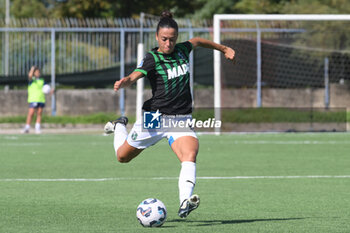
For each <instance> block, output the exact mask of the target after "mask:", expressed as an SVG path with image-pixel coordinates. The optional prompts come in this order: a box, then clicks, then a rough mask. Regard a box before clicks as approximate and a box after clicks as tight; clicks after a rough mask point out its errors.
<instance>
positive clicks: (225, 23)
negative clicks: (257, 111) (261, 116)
mask: <svg viewBox="0 0 350 233" xmlns="http://www.w3.org/2000/svg"><path fill="white" fill-rule="evenodd" d="M229 21H231V22H241V25H247V24H248V23H249V24H250V26H249V27H244V26H243V27H238V28H237V27H235V26H234V25H231V24H230V22H229ZM303 21H307V22H311V21H312V22H316V24H317V21H319V22H320V23H321V24H322V22H328V21H329V22H334V21H347V23H349V22H350V15H335V14H324V15H321V14H255V15H254V14H215V15H214V17H213V38H214V42H216V43H222V42H223V38H222V33H223V32H226V33H245V32H246V33H248V32H249V33H256V34H255V35H254V41H256V46H255V52H256V62H255V67H254V69H256V77H255V84H254V85H256V100H255V101H256V102H255V107H262V86H263V85H264V83H263V81H262V76H263V75H262V57H261V56H262V47H261V43H262V42H261V40H262V35H261V34H262V33H276V32H277V33H291V34H292V33H294V34H302V33H303V32H304V31H306V29H304V28H302V26H301V28H298V29H295V28H283V27H279V26H280V25H281V24H283V23H281V22H285V25H288V24H293V23H296V24H297V23H298V22H303ZM242 22H244V23H242ZM266 22H273V23H271V24H272V25H273V26H272V27H274V26H276V25H278V26H276V28H268V27H265V28H262V27H260V25H263V24H264V23H266ZM288 22H289V23H288ZM232 24H233V23H232ZM252 25H253V26H252ZM298 26H300V25H298ZM318 28H319V26H318V27H314V28H313V30H314V31H313V32H312V33H315V31H317V29H318ZM272 29H273V30H272ZM338 29H339V28H338ZM340 30H341V29H340ZM344 30H345V29H344ZM319 33H322V32H319ZM330 33H331V32H330ZM349 43H350V42H349ZM275 44H278V43H274V45H275ZM277 46H279V45H277ZM288 46H290V47H293V46H294V44H293V45H291V44H287V45H286V47H288ZM300 47H301V46H300ZM315 47H316V49H315V50H312V48H311V47H308V46H304V47H303V48H302V49H305V50H307V49H308V50H309V51H312V52H314V51H318V52H320V51H321V52H324V51H328V52H329V54H331V53H332V52H333V51H335V50H336V49H334V48H325V49H319V48H317V46H315ZM294 48H295V47H293V49H294ZM234 49H235V48H234ZM340 50H341V49H339V48H338V51H337V52H340V53H341V52H342V51H340ZM240 55H242V54H239V53H236V59H237V60H238V61H239V60H240ZM221 56H222V55H221V54H220V52H219V51H214V109H215V119H216V120H221V115H222V113H221V110H220V109H221V108H222V106H223V103H222V98H223V97H222V71H223V70H222V63H223V61H221ZM270 56H274V55H273V54H271V55H270ZM275 59H276V58H275ZM325 59H327V61H328V58H326V57H324V58H323V60H322V62H323V63H324V61H325ZM276 60H277V59H276ZM236 66H240V64H239V62H238V64H237V63H236ZM324 67H325V66H324ZM237 69H239V68H238V67H237ZM242 69H245V68H244V67H242ZM325 69H326V68H325ZM327 70H328V66H327ZM326 76H327V78H328V75H327V74H326V73H325V79H326ZM243 78H244V77H242V79H243ZM327 88H328V85H327ZM216 133H217V134H219V133H220V128H218V129H216Z"/></svg>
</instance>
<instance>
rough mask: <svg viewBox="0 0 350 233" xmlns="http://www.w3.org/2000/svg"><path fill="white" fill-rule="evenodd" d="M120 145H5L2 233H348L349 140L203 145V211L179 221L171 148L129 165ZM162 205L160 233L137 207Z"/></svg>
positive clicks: (283, 137) (24, 139)
mask: <svg viewBox="0 0 350 233" xmlns="http://www.w3.org/2000/svg"><path fill="white" fill-rule="evenodd" d="M112 141H113V137H112V136H108V137H106V136H102V135H0V232H6V233H7V232H11V233H12V232H13V233H21V232H35V233H39V232H60V233H61V232H65V233H66V232H74V233H76V232H126V233H129V232H182V233H183V232H201V233H205V232H210V233H213V232H215V233H216V232H220V233H221V232H249V233H251V232H307V233H313V232H315V233H316V232H317V233H320V232H327V233H329V232H350V211H349V210H350V134H348V133H313V134H307V133H297V134H235V135H222V136H213V135H199V141H200V151H199V155H198V161H197V184H196V188H195V193H198V194H199V195H200V197H201V205H200V207H199V208H198V209H197V210H196V211H194V212H192V213H191V214H190V215H189V216H188V218H187V219H180V218H179V217H177V210H178V206H179V201H178V188H177V178H178V174H179V171H180V163H179V162H178V160H177V158H176V156H175V155H174V154H173V152H172V151H171V149H170V148H169V146H168V144H167V141H166V140H163V141H161V142H160V143H158V144H157V145H155V146H153V147H151V148H149V149H147V150H145V151H144V152H143V153H142V154H140V155H139V156H138V157H137V158H136V159H135V160H133V161H132V162H131V163H129V164H120V163H118V162H117V160H116V159H115V156H114V151H113V145H112ZM148 197H155V198H158V199H160V200H162V201H163V202H164V204H165V205H166V207H167V211H168V217H167V221H166V222H165V224H164V225H163V227H161V228H159V229H148V228H143V227H142V226H141V225H140V224H139V223H138V221H137V219H136V207H137V206H138V204H139V203H140V202H141V201H142V200H143V199H146V198H148Z"/></svg>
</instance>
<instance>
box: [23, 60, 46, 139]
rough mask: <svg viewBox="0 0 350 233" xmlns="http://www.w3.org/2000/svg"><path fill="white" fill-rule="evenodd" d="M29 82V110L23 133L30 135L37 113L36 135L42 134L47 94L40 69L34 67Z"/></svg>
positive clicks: (29, 74)
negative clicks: (42, 118) (44, 90)
mask: <svg viewBox="0 0 350 233" xmlns="http://www.w3.org/2000/svg"><path fill="white" fill-rule="evenodd" d="M28 81H29V83H28V103H29V109H28V114H27V120H26V125H25V127H24V129H23V133H29V129H30V123H31V121H32V118H33V115H34V113H35V112H36V122H35V133H37V134H40V133H41V131H40V124H41V116H42V112H43V108H44V107H45V94H44V92H43V86H44V84H45V81H44V79H43V78H41V77H40V69H39V68H38V67H36V66H32V68H31V69H30V71H29V73H28Z"/></svg>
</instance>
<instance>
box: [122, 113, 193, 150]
mask: <svg viewBox="0 0 350 233" xmlns="http://www.w3.org/2000/svg"><path fill="white" fill-rule="evenodd" d="M166 117H167V116H166ZM169 117H171V120H172V121H174V122H177V121H185V120H187V119H192V116H191V115H182V116H169ZM183 136H192V137H194V138H197V135H196V133H195V131H194V130H193V129H192V128H189V127H186V128H181V129H180V130H179V129H178V128H176V129H175V128H173V127H169V128H164V127H163V128H162V129H160V130H147V129H144V128H143V123H142V120H138V121H136V122H135V124H134V126H133V128H132V129H131V131H130V133H129V135H128V137H127V139H126V140H127V142H128V144H129V145H130V146H132V147H135V148H137V149H145V148H148V147H150V146H153V145H154V144H156V143H157V142H159V141H160V140H161V139H163V138H167V139H168V142H169V145H170V146H171V145H172V143H173V142H174V141H175V140H176V139H178V138H180V137H183Z"/></svg>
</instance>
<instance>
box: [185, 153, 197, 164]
mask: <svg viewBox="0 0 350 233" xmlns="http://www.w3.org/2000/svg"><path fill="white" fill-rule="evenodd" d="M196 158H197V151H189V152H187V153H185V154H183V156H182V162H183V161H191V162H196Z"/></svg>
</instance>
